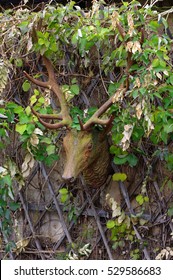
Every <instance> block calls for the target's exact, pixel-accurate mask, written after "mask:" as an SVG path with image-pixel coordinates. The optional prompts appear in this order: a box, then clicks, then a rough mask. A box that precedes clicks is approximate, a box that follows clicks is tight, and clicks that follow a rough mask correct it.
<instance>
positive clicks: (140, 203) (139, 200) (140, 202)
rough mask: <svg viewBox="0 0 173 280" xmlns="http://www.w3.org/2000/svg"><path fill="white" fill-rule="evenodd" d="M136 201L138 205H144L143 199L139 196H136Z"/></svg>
mask: <svg viewBox="0 0 173 280" xmlns="http://www.w3.org/2000/svg"><path fill="white" fill-rule="evenodd" d="M136 201H137V202H138V203H139V205H142V204H143V203H144V198H143V196H142V195H141V194H139V195H137V197H136Z"/></svg>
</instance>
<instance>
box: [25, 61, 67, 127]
mask: <svg viewBox="0 0 173 280" xmlns="http://www.w3.org/2000/svg"><path fill="white" fill-rule="evenodd" d="M43 62H44V64H45V66H46V69H47V72H48V81H46V82H43V81H40V80H37V79H34V78H33V77H31V76H30V75H29V74H28V73H26V72H25V71H24V74H25V76H26V77H27V78H28V80H30V81H31V82H32V83H34V84H36V85H37V86H40V87H43V88H48V89H50V90H52V91H53V92H54V93H55V94H56V96H57V98H58V100H59V104H60V107H61V111H60V113H59V114H49V115H48V114H39V113H37V112H36V111H35V110H34V109H33V108H31V109H32V112H33V114H34V115H36V116H37V117H38V119H39V121H40V123H42V124H43V125H44V126H45V127H47V128H49V129H58V128H61V127H63V126H66V127H70V125H71V123H72V119H71V117H70V114H69V107H68V104H67V101H66V99H65V96H64V95H63V93H62V91H61V89H60V87H59V85H58V84H57V82H56V78H55V73H54V69H53V66H52V64H51V62H50V60H49V59H48V58H46V57H45V56H43ZM42 119H58V120H60V122H58V123H54V124H52V123H47V122H45V121H43V120H42Z"/></svg>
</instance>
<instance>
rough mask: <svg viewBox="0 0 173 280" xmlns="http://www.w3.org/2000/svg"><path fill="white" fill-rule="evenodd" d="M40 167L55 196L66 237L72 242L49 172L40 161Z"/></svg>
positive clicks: (53, 196)
mask: <svg viewBox="0 0 173 280" xmlns="http://www.w3.org/2000/svg"><path fill="white" fill-rule="evenodd" d="M40 169H41V170H42V174H43V176H44V177H45V179H46V181H47V184H48V188H49V191H50V193H51V195H52V198H53V201H54V204H55V207H56V210H57V212H58V215H59V219H60V223H61V224H62V227H63V230H64V232H65V235H66V237H67V239H68V242H69V243H71V244H72V238H71V236H70V233H69V231H68V228H67V226H66V223H65V220H64V217H63V215H62V211H61V208H60V206H59V203H58V200H57V198H56V194H55V192H54V190H53V187H52V184H51V182H50V180H49V178H48V175H47V172H46V170H45V167H44V165H43V164H42V163H40Z"/></svg>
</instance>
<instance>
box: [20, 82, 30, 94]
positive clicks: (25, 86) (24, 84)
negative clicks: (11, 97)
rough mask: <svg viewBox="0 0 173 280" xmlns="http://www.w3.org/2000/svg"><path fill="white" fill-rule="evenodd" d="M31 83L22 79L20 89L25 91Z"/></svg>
mask: <svg viewBox="0 0 173 280" xmlns="http://www.w3.org/2000/svg"><path fill="white" fill-rule="evenodd" d="M30 87H31V85H30V83H29V82H28V81H24V83H23V85H22V89H23V91H25V92H27V91H28V90H29V89H30Z"/></svg>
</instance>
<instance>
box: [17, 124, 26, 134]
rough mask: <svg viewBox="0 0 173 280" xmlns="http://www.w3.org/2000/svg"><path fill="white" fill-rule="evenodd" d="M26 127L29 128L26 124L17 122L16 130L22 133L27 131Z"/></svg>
mask: <svg viewBox="0 0 173 280" xmlns="http://www.w3.org/2000/svg"><path fill="white" fill-rule="evenodd" d="M26 128H27V125H26V124H19V123H17V124H16V131H17V132H18V133H19V134H21V135H22V134H23V133H24V132H25V130H26Z"/></svg>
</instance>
